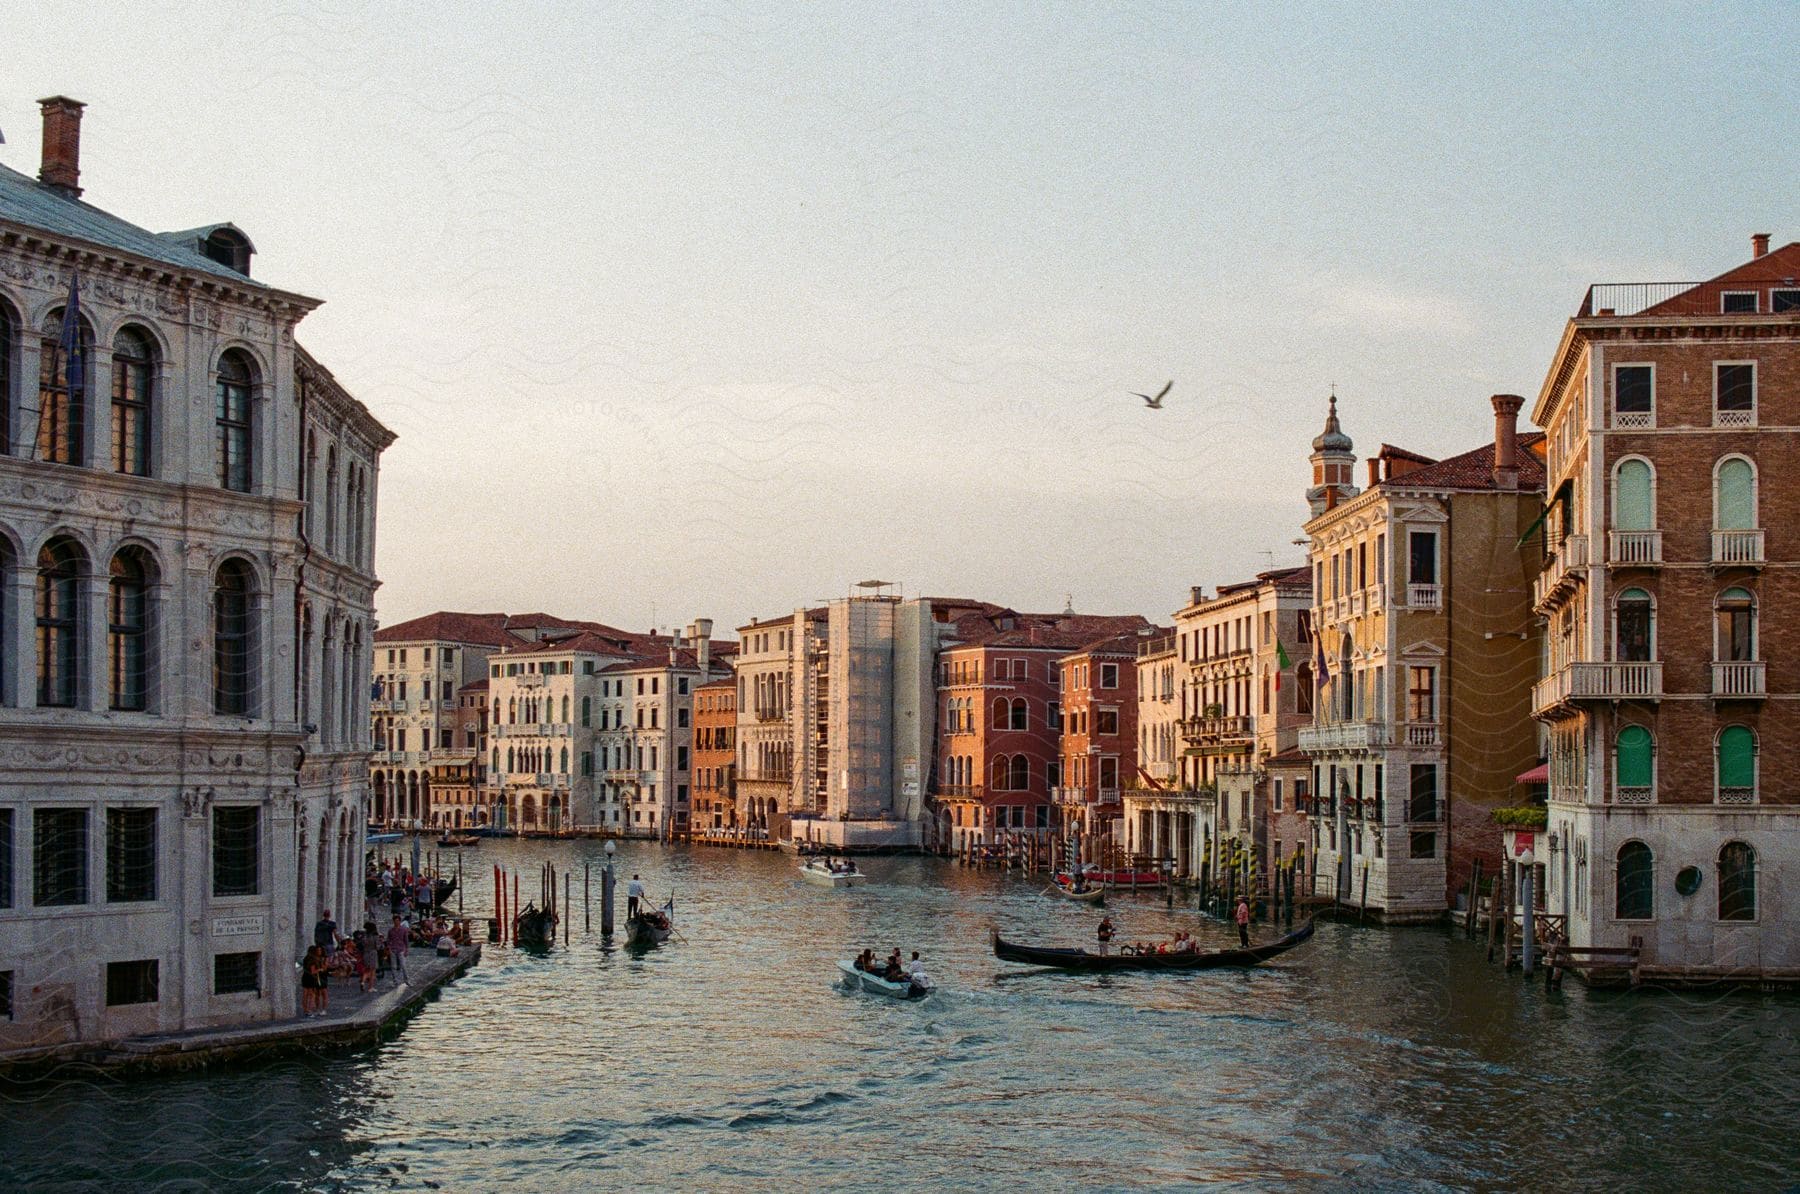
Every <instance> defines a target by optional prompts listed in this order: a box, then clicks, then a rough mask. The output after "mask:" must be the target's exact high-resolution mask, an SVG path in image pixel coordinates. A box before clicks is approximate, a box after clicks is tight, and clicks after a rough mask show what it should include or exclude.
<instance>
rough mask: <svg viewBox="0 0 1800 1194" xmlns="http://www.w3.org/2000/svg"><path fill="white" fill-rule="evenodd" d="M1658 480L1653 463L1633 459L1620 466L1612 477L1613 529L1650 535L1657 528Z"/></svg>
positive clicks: (1622, 462)
mask: <svg viewBox="0 0 1800 1194" xmlns="http://www.w3.org/2000/svg"><path fill="white" fill-rule="evenodd" d="M1654 481H1655V479H1654V478H1653V477H1652V475H1651V473H1650V463H1649V461H1646V460H1639V459H1637V458H1636V457H1632V458H1631V459H1628V460H1622V461H1620V462H1619V467H1618V470H1617V471H1616V472H1614V474H1613V529H1614V530H1620V531H1649V530H1654V529H1655V528H1656V489H1655V483H1654Z"/></svg>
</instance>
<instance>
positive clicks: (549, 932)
mask: <svg viewBox="0 0 1800 1194" xmlns="http://www.w3.org/2000/svg"><path fill="white" fill-rule="evenodd" d="M513 940H515V941H517V942H518V943H519V944H520V945H522V946H524V947H525V948H527V949H549V948H550V947H551V946H552V945H554V944H556V913H554V912H551V911H550V910H549V909H547V908H539V907H538V906H537V905H536V904H526V905H525V910H524V911H523V912H520V913H519V916H518V919H517V920H515V921H514V922H513Z"/></svg>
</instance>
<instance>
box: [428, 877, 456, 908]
mask: <svg viewBox="0 0 1800 1194" xmlns="http://www.w3.org/2000/svg"><path fill="white" fill-rule="evenodd" d="M455 894H456V880H455V879H439V880H438V881H437V883H436V884H435V885H434V886H433V887H432V889H431V900H432V907H434V908H442V907H443V906H444V905H445V904H446V903H448V902H449V900H450V897H451V896H453V895H455Z"/></svg>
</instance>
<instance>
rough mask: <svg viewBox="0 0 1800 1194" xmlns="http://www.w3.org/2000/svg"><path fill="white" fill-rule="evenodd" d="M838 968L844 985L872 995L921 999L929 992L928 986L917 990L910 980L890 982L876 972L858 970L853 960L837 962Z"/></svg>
mask: <svg viewBox="0 0 1800 1194" xmlns="http://www.w3.org/2000/svg"><path fill="white" fill-rule="evenodd" d="M838 969H839V970H841V971H843V973H844V985H845V986H846V987H861V988H862V989H863V990H865V991H867V992H869V993H870V994H872V995H885V996H887V997H888V998H889V999H923V998H925V996H927V995H929V994H931V990H930V988H927V989H925V990H923V991H918V990H914V988H913V985H912V984H911V983H910V982H898V983H890V982H889V981H888V980H887V979H885V978H882V977H881V976H880V975H878V974H870V973H869V972H867V971H866V970H858V969H857V968H856V964H855V963H854V962H839V963H838Z"/></svg>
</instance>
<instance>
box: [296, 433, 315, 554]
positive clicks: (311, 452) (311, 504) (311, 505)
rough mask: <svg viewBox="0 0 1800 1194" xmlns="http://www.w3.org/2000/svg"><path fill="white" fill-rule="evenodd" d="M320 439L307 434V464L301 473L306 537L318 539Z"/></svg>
mask: <svg viewBox="0 0 1800 1194" xmlns="http://www.w3.org/2000/svg"><path fill="white" fill-rule="evenodd" d="M318 472H319V437H318V436H317V435H316V434H315V433H314V432H311V431H308V432H307V433H306V463H305V466H304V467H303V468H302V469H301V471H300V500H301V501H303V502H305V503H306V523H305V526H306V537H307V538H308V539H317V538H318V535H319V529H318V528H319V522H318V516H317V515H315V514H314V513H313V511H314V510H315V509H316V508H317V506H318V504H319V501H318V498H319V477H318Z"/></svg>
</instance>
